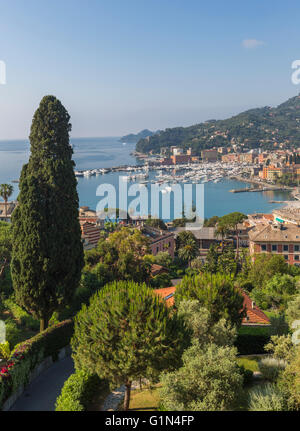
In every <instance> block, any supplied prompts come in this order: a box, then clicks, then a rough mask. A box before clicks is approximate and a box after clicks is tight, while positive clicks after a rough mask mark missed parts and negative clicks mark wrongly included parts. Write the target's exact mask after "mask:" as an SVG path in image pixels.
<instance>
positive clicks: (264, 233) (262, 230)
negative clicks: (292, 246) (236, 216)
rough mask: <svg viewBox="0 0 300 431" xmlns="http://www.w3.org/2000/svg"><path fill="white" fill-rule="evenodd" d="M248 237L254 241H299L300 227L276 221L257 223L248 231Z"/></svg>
mask: <svg viewBox="0 0 300 431" xmlns="http://www.w3.org/2000/svg"><path fill="white" fill-rule="evenodd" d="M249 239H250V241H254V242H265V241H270V242H275V241H276V242H300V228H299V227H298V226H295V225H279V224H276V223H271V224H262V225H257V226H255V227H254V228H253V229H252V230H250V231H249Z"/></svg>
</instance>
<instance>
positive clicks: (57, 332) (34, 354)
mask: <svg viewBox="0 0 300 431" xmlns="http://www.w3.org/2000/svg"><path fill="white" fill-rule="evenodd" d="M73 331H74V323H73V321H72V320H66V321H64V322H61V323H58V324H57V325H54V326H51V327H50V328H48V329H46V330H45V331H43V332H41V333H39V334H37V335H35V336H34V337H33V338H30V339H29V340H26V341H24V342H23V343H20V344H18V345H17V346H16V347H15V349H14V350H13V352H12V354H11V356H10V358H9V360H8V361H7V364H6V366H5V367H3V368H1V369H0V409H1V408H2V406H3V404H4V402H5V401H6V400H7V399H8V398H9V397H10V396H11V395H12V394H13V393H14V392H15V391H16V390H17V389H18V388H19V387H20V386H22V385H24V386H25V385H26V384H28V379H29V376H30V373H31V372H32V371H33V370H34V368H35V367H36V366H37V365H38V364H39V363H40V362H42V361H43V360H44V359H45V358H47V357H48V356H52V358H53V360H56V359H57V355H58V351H59V350H60V349H62V348H63V347H65V346H67V345H69V344H70V340H71V337H72V335H73Z"/></svg>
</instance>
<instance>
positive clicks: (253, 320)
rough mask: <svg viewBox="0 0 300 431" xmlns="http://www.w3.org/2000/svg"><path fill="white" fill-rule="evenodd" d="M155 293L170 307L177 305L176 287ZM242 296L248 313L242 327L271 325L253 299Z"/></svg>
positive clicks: (244, 294)
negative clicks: (175, 297)
mask: <svg viewBox="0 0 300 431" xmlns="http://www.w3.org/2000/svg"><path fill="white" fill-rule="evenodd" d="M154 292H155V294H156V295H158V296H160V297H161V298H162V299H164V300H165V301H166V304H167V306H168V307H171V306H173V305H174V304H175V299H174V294H175V292H176V286H172V287H165V288H163V289H156V290H154ZM241 294H242V295H243V297H244V305H243V308H244V309H246V313H247V316H246V317H244V318H243V321H242V325H245V326H246V325H270V320H269V318H268V317H267V316H266V315H265V313H264V312H263V311H262V310H261V309H260V308H258V307H257V305H256V304H255V303H254V302H253V301H252V300H251V298H250V297H249V296H248V295H247V294H246V293H245V292H244V291H241Z"/></svg>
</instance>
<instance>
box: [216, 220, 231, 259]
mask: <svg viewBox="0 0 300 431" xmlns="http://www.w3.org/2000/svg"><path fill="white" fill-rule="evenodd" d="M229 232H230V229H229V227H228V225H227V224H225V223H222V222H219V223H218V224H217V227H216V230H215V237H216V238H218V237H219V236H221V239H222V247H221V250H222V252H223V250H224V238H225V237H226V235H228V233H229Z"/></svg>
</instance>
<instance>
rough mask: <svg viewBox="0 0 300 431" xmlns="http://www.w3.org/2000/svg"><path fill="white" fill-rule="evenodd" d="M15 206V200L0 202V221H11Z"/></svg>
mask: <svg viewBox="0 0 300 431" xmlns="http://www.w3.org/2000/svg"><path fill="white" fill-rule="evenodd" d="M16 206H17V202H7V203H6V204H5V202H0V221H6V222H10V221H11V215H12V213H13V211H14V209H15V208H16Z"/></svg>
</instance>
